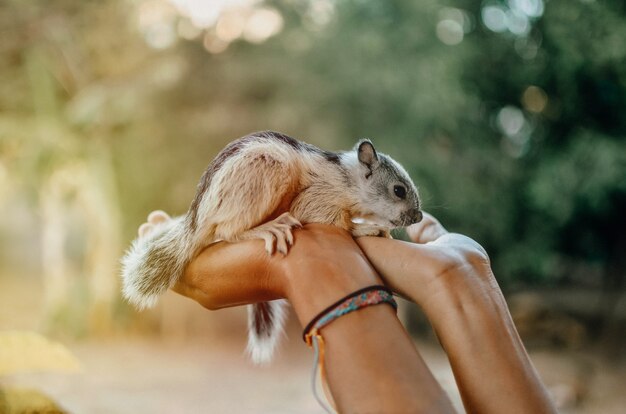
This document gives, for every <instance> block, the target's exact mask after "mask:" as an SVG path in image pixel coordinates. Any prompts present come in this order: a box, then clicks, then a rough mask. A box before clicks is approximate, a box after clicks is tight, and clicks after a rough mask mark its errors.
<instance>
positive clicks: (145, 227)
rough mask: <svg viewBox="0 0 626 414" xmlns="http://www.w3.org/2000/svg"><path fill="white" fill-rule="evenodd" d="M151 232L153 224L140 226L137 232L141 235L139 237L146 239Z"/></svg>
mask: <svg viewBox="0 0 626 414" xmlns="http://www.w3.org/2000/svg"><path fill="white" fill-rule="evenodd" d="M151 231H152V224H150V223H143V224H142V225H141V226H139V230H138V231H137V233H138V234H139V237H145V236H147V235H148V233H150V232H151Z"/></svg>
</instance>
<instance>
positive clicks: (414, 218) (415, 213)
mask: <svg viewBox="0 0 626 414" xmlns="http://www.w3.org/2000/svg"><path fill="white" fill-rule="evenodd" d="M406 217H407V218H408V219H409V220H410V223H408V224H409V225H410V224H414V223H419V222H420V221H422V218H424V215H423V214H422V211H421V210H420V209H419V208H412V209H410V210H409V211H408V212H407V215H406Z"/></svg>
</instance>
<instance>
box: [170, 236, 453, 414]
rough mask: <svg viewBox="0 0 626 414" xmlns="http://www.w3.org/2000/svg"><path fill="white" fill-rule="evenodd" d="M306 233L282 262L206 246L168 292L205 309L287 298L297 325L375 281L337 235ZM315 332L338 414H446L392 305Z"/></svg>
mask: <svg viewBox="0 0 626 414" xmlns="http://www.w3.org/2000/svg"><path fill="white" fill-rule="evenodd" d="M307 228H308V230H298V231H296V232H295V233H294V235H295V237H296V242H295V244H294V246H293V247H292V249H291V251H290V252H289V254H288V255H287V256H286V257H283V256H282V255H274V256H272V257H270V256H268V255H267V254H266V253H265V252H264V250H263V246H262V243H261V242H258V241H247V242H240V243H235V244H229V243H220V244H218V245H213V246H211V247H209V248H208V249H206V250H205V251H204V252H203V253H202V254H201V255H200V256H198V257H197V258H196V259H194V261H193V262H192V263H191V264H190V265H189V267H188V269H187V271H186V273H185V275H184V276H183V278H182V279H181V280H180V281H179V283H178V284H177V285H176V287H175V290H176V291H178V292H179V293H181V294H184V295H186V296H189V297H191V298H192V299H194V300H196V301H198V302H200V303H201V304H202V305H203V306H205V307H207V308H209V309H219V308H221V307H225V306H234V305H237V304H243V303H251V302H257V301H261V300H271V299H278V298H287V299H288V300H289V301H290V302H291V304H292V305H293V309H294V310H295V313H296V315H297V317H298V319H299V321H300V323H301V325H302V326H305V325H306V324H307V323H308V322H309V321H311V319H313V318H314V317H315V316H316V315H317V314H318V313H319V312H321V311H322V310H324V309H325V308H326V307H328V306H329V305H331V304H332V303H334V302H335V301H337V300H338V299H340V298H342V297H344V296H346V295H348V294H350V293H352V292H354V291H356V290H358V289H361V288H363V287H366V286H370V285H375V284H380V283H381V281H380V279H379V278H378V276H377V275H376V273H375V272H374V271H373V269H372V268H371V266H370V264H369V263H368V262H367V260H366V259H365V257H364V256H363V254H362V252H361V251H360V250H359V249H358V248H357V247H356V246H355V245H354V241H353V240H352V238H351V237H350V236H349V235H348V234H347V233H345V232H344V231H343V230H340V229H336V228H333V227H328V226H313V227H308V226H307ZM321 333H322V335H323V337H324V339H325V344H326V348H325V350H326V352H325V357H326V358H325V362H326V363H325V367H326V369H327V375H328V382H329V386H330V390H331V393H332V395H333V397H334V399H335V401H336V403H337V406H338V408H339V411H340V412H342V413H350V412H357V413H358V412H416V413H419V412H424V413H448V412H452V406H451V403H450V402H449V400H448V399H447V397H446V395H445V394H444V392H443V391H442V390H441V388H440V387H439V385H438V384H437V383H436V381H435V380H434V378H433V377H432V374H431V373H430V371H429V370H428V368H427V367H426V365H425V364H424V362H423V361H422V359H421V358H420V356H419V354H418V352H417V350H416V349H415V347H414V345H413V343H412V341H411V339H410V338H409V337H408V336H407V334H406V332H405V331H404V329H403V328H402V326H401V325H400V323H399V321H398V319H397V318H396V316H395V313H394V311H393V308H392V307H390V306H388V305H386V304H381V305H376V306H370V307H367V308H364V309H361V310H359V311H356V312H352V313H350V314H348V315H345V316H342V317H340V318H339V319H337V320H335V321H334V322H332V323H331V324H330V325H328V326H326V327H324V328H323V329H322V331H321Z"/></svg>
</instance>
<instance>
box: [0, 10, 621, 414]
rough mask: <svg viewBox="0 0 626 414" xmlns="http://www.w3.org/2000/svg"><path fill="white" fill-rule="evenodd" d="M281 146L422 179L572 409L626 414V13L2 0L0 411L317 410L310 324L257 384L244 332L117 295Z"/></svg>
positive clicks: (441, 363)
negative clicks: (138, 244) (226, 150)
mask: <svg viewBox="0 0 626 414" xmlns="http://www.w3.org/2000/svg"><path fill="white" fill-rule="evenodd" d="M266 129H274V130H278V131H282V132H284V133H287V134H289V135H291V136H294V137H298V138H300V139H303V140H306V141H308V142H310V143H313V144H316V145H318V146H321V147H323V148H326V149H331V150H340V149H349V148H350V147H352V145H353V143H354V142H355V141H356V140H357V139H358V138H362V137H368V138H371V139H372V140H373V142H374V144H375V145H376V146H377V148H378V150H380V151H382V152H385V153H388V154H390V155H392V156H393V157H394V158H396V159H397V160H399V161H400V162H402V163H403V164H404V165H405V166H406V168H407V170H408V171H409V172H410V174H411V175H412V177H413V178H414V180H415V181H416V183H417V184H418V186H419V188H420V190H421V192H422V195H423V198H424V206H425V209H426V210H427V211H429V212H431V213H433V214H435V215H436V216H437V217H438V218H439V219H440V220H441V221H442V222H443V223H444V224H445V225H446V226H447V227H448V228H449V229H451V230H453V231H457V232H463V233H465V234H467V235H469V236H471V237H473V238H475V239H476V240H478V241H479V242H480V243H482V244H483V245H484V246H485V247H486V249H487V250H488V252H489V253H490V255H491V258H492V260H493V264H494V268H495V272H496V276H497V278H498V281H499V282H500V284H501V286H502V288H503V290H504V291H505V293H506V295H507V298H508V300H509V304H510V307H511V311H512V313H513V315H514V317H515V319H516V322H517V324H518V328H519V330H520V333H521V335H522V337H523V338H524V341H525V343H526V344H527V346H528V348H529V351H530V353H531V356H532V358H533V360H534V362H535V364H536V365H537V367H538V369H539V371H540V372H541V374H542V376H543V378H544V380H545V381H546V383H547V385H548V387H549V388H550V390H551V392H552V393H553V395H554V397H555V399H556V400H557V401H558V404H559V406H560V407H561V409H562V411H563V412H566V413H618V412H619V413H622V412H624V411H625V410H626V396H625V393H624V390H626V362H625V359H626V358H625V356H626V352H625V351H624V350H625V345H626V296H625V294H624V291H625V289H626V285H625V282H624V279H625V275H626V220H625V219H624V214H625V213H626V5H625V3H624V2H623V1H621V0H549V1H548V0H485V1H479V0H447V1H446V0H421V1H414V0H387V1H375V0H341V1H339V0H266V1H263V0H101V1H98V2H92V1H71V0H45V1H43V0H28V1H21V0H0V412H11V413H14V412H27V411H24V410H26V408H24V407H27V406H30V407H34V406H37V407H44V406H45V405H46V404H57V407H58V410H60V411H67V412H74V413H141V412H152V413H175V412H176V413H193V412H216V413H218V412H229V413H281V412H285V413H290V412H311V413H315V412H319V408H318V407H317V405H316V403H315V402H314V400H313V398H312V396H311V395H310V393H309V384H308V370H309V368H310V364H311V354H310V351H309V350H308V349H307V348H306V347H305V346H304V344H302V343H301V342H300V341H299V340H298V329H299V327H298V326H297V325H296V324H295V322H292V324H291V327H290V329H291V334H290V337H291V339H290V340H289V341H287V343H286V344H285V345H284V347H283V350H282V353H281V355H280V356H279V358H278V360H277V362H276V363H275V364H274V365H273V366H271V367H268V368H263V369H260V368H255V367H252V366H251V365H250V364H249V363H248V362H247V361H246V359H245V357H244V355H243V349H244V342H245V311H244V310H242V309H232V310H224V311H218V312H209V311H206V310H204V309H202V308H201V307H200V306H199V305H196V304H194V303H192V302H191V301H189V300H187V299H184V298H182V297H178V296H176V295H175V294H168V295H166V297H165V298H164V299H163V301H162V302H161V304H160V305H159V306H158V307H157V308H156V309H155V310H151V311H146V312H142V313H138V312H135V311H134V310H133V309H131V308H130V307H129V306H128V305H126V304H125V303H124V302H123V301H122V300H121V298H120V293H119V278H118V273H119V269H118V268H119V258H120V256H121V255H122V254H123V251H124V249H125V248H126V247H127V246H128V245H129V243H130V241H131V240H132V239H133V238H134V236H135V233H136V228H137V226H138V225H139V224H140V223H142V222H143V221H144V219H145V216H146V214H147V213H148V212H150V211H151V210H154V209H157V208H161V209H164V210H166V211H168V212H172V213H174V214H180V213H183V212H185V211H186V209H187V207H188V205H189V203H190V201H191V199H192V197H193V194H194V192H195V185H196V183H197V181H198V178H199V176H200V175H201V173H202V171H203V170H204V168H205V167H206V165H207V164H208V162H209V161H210V160H211V159H212V158H213V157H214V156H215V155H216V154H217V152H218V151H219V150H220V149H221V148H222V147H223V146H224V145H225V144H226V143H228V142H229V141H231V140H233V139H235V138H237V137H240V136H242V135H245V134H247V133H249V132H252V131H258V130H266ZM403 312H404V315H403V318H404V320H405V322H406V324H407V326H408V327H409V329H410V330H411V332H412V333H413V334H414V335H415V340H416V343H417V344H418V346H419V347H420V350H422V352H423V353H424V354H425V356H426V359H427V362H428V363H429V364H430V365H431V367H432V368H433V370H434V371H435V374H436V376H437V377H438V378H439V379H440V380H441V381H442V383H443V384H444V387H445V388H446V389H448V390H449V392H450V393H451V395H452V398H453V399H454V401H455V403H456V404H457V405H459V400H458V395H457V394H456V391H455V389H454V383H453V380H452V376H451V374H450V371H449V367H448V366H447V362H446V360H445V356H444V355H443V354H442V352H441V350H440V349H439V348H438V345H437V342H436V339H434V337H433V335H432V333H430V331H429V328H428V325H427V323H426V322H425V321H424V320H423V317H421V316H420V315H419V311H418V310H417V309H415V308H412V307H410V306H406V307H405V309H404V311H403ZM38 335H41V336H38ZM65 371H77V372H75V373H68V372H65ZM40 393H43V394H45V395H47V397H44V396H43V395H41V394H40ZM46 398H51V399H52V400H54V401H56V402H55V403H52V402H49V401H46V400H45V399H46ZM20 407H21V408H20ZM39 409H40V410H42V411H39V412H43V408H39ZM29 412H33V411H29ZM35 412H36V411H35Z"/></svg>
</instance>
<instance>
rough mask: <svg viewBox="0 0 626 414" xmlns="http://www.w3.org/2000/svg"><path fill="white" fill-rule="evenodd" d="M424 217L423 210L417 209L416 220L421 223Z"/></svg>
mask: <svg viewBox="0 0 626 414" xmlns="http://www.w3.org/2000/svg"><path fill="white" fill-rule="evenodd" d="M423 218H424V214H422V212H421V210H417V212H416V213H415V222H416V223H419V222H420V221H422V219H423Z"/></svg>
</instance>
